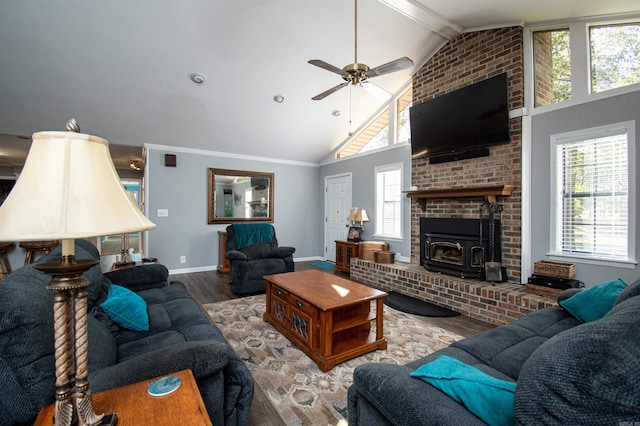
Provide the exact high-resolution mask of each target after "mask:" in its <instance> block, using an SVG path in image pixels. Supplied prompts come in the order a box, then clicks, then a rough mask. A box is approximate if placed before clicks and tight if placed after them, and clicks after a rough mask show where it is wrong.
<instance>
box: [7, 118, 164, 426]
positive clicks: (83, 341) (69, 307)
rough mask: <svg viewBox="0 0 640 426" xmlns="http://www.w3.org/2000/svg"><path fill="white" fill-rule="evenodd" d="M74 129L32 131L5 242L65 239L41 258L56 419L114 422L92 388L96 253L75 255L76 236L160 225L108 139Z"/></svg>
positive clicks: (69, 126)
mask: <svg viewBox="0 0 640 426" xmlns="http://www.w3.org/2000/svg"><path fill="white" fill-rule="evenodd" d="M67 129H68V130H70V131H68V132H39V133H35V134H34V135H33V143H32V145H31V149H30V150H29V155H28V156H27V159H26V162H25V165H24V168H23V170H22V173H21V174H20V176H19V178H18V180H17V182H16V184H15V186H14V187H13V190H12V191H11V193H10V194H9V196H8V197H7V199H6V200H5V202H4V204H3V205H2V207H0V240H1V241H40V240H62V258H61V261H60V263H58V262H50V263H41V264H38V265H35V267H36V268H38V269H39V270H41V271H43V272H45V273H47V274H51V275H52V280H51V282H50V283H49V284H48V286H47V287H48V288H49V289H51V290H52V291H53V292H54V338H55V369H56V394H55V398H56V403H55V424H56V426H58V425H65V426H66V425H71V424H73V423H76V422H77V423H78V424H80V425H101V424H115V419H116V415H115V414H112V415H108V416H104V415H101V414H100V415H97V414H96V413H95V412H94V410H93V404H92V402H91V391H90V390H89V381H88V377H89V358H88V336H87V287H88V284H89V281H88V280H87V279H86V278H84V277H83V275H82V274H83V273H84V272H85V271H87V270H88V269H90V268H91V267H92V266H94V265H96V264H98V263H99V261H98V260H77V259H76V258H75V245H74V239H76V238H90V237H96V236H100V235H113V234H121V233H129V232H134V231H145V230H149V229H153V228H155V225H154V224H153V223H152V222H151V221H149V219H147V218H146V217H145V216H144V214H142V212H141V211H140V209H139V208H137V207H136V206H135V205H134V204H133V203H132V202H131V200H130V198H129V196H128V195H127V193H126V192H125V190H124V187H123V186H122V184H121V183H120V178H119V176H118V173H117V172H116V169H115V167H114V165H113V162H112V160H111V155H110V153H109V143H108V142H107V141H106V140H104V139H102V138H99V137H96V136H91V135H85V134H81V133H76V132H79V131H80V129H79V127H78V125H77V123H76V121H75V120H74V119H71V120H70V121H69V123H67Z"/></svg>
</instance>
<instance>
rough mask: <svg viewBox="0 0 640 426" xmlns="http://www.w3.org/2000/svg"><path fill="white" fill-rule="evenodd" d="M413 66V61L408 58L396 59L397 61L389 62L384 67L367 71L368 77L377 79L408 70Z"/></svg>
mask: <svg viewBox="0 0 640 426" xmlns="http://www.w3.org/2000/svg"><path fill="white" fill-rule="evenodd" d="M412 66H413V61H412V60H411V59H409V58H407V57H406V56H405V57H404V58H400V59H396V60H395V61H391V62H387V63H386V64H384V65H380V66H379V67H375V68H373V69H370V70H369V71H367V76H368V77H369V78H371V77H377V76H379V75H383V74H389V73H392V72H396V71H401V70H404V69H407V68H411V67H412Z"/></svg>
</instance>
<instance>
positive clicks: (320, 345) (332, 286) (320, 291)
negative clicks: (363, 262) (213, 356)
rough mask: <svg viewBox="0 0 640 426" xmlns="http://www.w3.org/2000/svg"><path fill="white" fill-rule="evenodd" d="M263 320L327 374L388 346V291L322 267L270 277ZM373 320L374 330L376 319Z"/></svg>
mask: <svg viewBox="0 0 640 426" xmlns="http://www.w3.org/2000/svg"><path fill="white" fill-rule="evenodd" d="M264 278H265V279H266V281H267V289H266V291H267V302H266V308H265V313H264V315H263V319H264V321H266V322H268V323H270V324H271V325H273V326H274V327H275V328H276V329H277V330H278V331H280V332H281V333H282V334H283V335H284V336H285V337H286V338H287V339H289V340H290V341H291V342H292V343H294V344H295V345H296V346H297V347H298V348H300V349H301V350H302V351H303V352H304V353H305V354H307V356H308V357H309V358H311V359H312V360H313V361H314V362H315V363H316V364H318V367H319V368H320V370H322V371H324V372H326V371H329V370H331V369H332V368H333V367H334V366H335V365H336V364H338V363H340V362H343V361H346V360H348V359H351V358H355V357H357V356H359V355H362V354H365V353H367V352H371V351H373V350H376V349H387V341H386V340H385V338H384V335H383V312H384V308H383V299H384V297H386V296H387V293H385V292H383V291H380V290H376V289H373V288H371V287H367V286H364V285H362V284H358V283H356V282H353V281H350V280H347V279H344V278H340V277H338V276H335V275H333V274H328V273H326V272H322V271H318V270H313V269H312V270H306V271H301V272H288V273H283V274H275V275H267V276H265V277H264ZM371 301H375V303H376V310H375V312H371ZM373 322H375V325H376V327H375V330H374V329H373V328H372V326H371V325H372V323H373Z"/></svg>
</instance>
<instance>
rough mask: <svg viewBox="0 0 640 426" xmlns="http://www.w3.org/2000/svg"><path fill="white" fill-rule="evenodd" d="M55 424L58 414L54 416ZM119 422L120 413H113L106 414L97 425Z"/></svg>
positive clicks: (105, 425) (107, 425)
mask: <svg viewBox="0 0 640 426" xmlns="http://www.w3.org/2000/svg"><path fill="white" fill-rule="evenodd" d="M52 423H53V424H54V425H55V424H56V416H53V422H52ZM117 423H118V415H117V414H116V413H113V414H105V415H104V417H103V418H102V421H101V422H100V423H97V424H96V425H95V426H116V424H117Z"/></svg>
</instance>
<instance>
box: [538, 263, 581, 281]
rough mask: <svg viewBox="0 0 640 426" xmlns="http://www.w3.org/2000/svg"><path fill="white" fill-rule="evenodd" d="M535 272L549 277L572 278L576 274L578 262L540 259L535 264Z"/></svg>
mask: <svg viewBox="0 0 640 426" xmlns="http://www.w3.org/2000/svg"><path fill="white" fill-rule="evenodd" d="M533 273H534V274H536V275H544V276H547V277H556V278H567V279H572V278H573V277H575V276H576V264H575V263H567V262H553V261H551V260H539V261H537V262H535V263H534V264H533Z"/></svg>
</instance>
